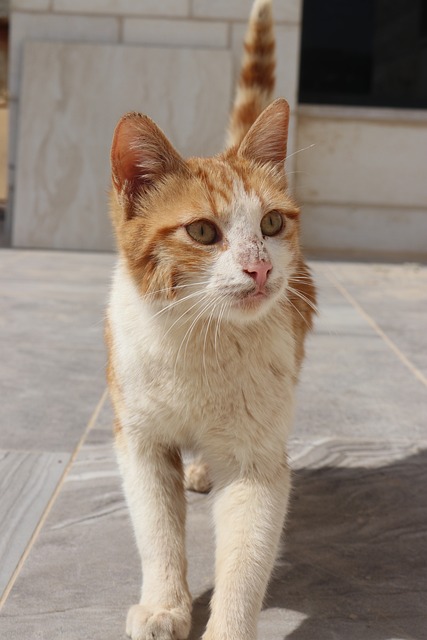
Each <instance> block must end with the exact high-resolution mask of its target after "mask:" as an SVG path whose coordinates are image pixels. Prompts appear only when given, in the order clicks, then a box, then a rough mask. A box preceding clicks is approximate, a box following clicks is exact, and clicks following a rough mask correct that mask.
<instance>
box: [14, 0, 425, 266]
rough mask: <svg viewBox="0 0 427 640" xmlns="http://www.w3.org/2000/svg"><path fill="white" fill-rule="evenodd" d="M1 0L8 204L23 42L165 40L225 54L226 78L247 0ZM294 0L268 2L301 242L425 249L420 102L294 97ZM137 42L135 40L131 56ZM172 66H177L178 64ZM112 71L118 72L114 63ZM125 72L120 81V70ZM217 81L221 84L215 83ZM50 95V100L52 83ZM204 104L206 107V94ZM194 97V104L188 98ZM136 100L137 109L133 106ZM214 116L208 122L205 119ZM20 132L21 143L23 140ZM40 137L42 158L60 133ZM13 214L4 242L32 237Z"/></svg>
mask: <svg viewBox="0 0 427 640" xmlns="http://www.w3.org/2000/svg"><path fill="white" fill-rule="evenodd" d="M11 5H12V16H11V59H10V94H11V103H10V142H9V164H10V193H11V198H10V201H11V202H12V203H13V195H14V188H15V186H16V183H17V182H18V183H19V180H21V186H22V188H24V187H25V186H26V185H27V181H25V180H24V179H23V178H22V171H21V178H20V177H19V175H20V173H19V170H18V172H17V171H16V164H17V149H18V146H19V144H18V137H19V135H18V130H19V123H20V122H21V124H22V122H23V119H25V118H26V120H25V122H26V127H27V128H26V132H27V133H26V135H27V137H28V135H30V137H31V134H28V131H30V132H31V126H29V123H30V124H31V119H30V116H31V113H28V110H29V106H28V104H27V105H23V104H22V90H23V87H22V79H23V51H24V44H25V43H26V42H28V41H29V40H43V41H46V40H47V41H50V42H55V41H56V42H69V43H70V42H72V43H95V44H99V45H104V46H107V45H111V47H113V48H114V47H115V46H117V45H122V46H124V47H143V48H145V47H153V46H154V47H159V48H160V50H163V51H166V50H168V49H170V47H175V48H177V49H182V50H184V49H185V50H199V49H203V50H206V51H209V52H211V53H210V55H211V56H212V57H213V58H215V56H216V55H217V54H218V53H220V55H224V56H225V57H226V58H227V59H229V68H230V69H231V76H234V78H235V76H236V73H237V71H238V67H239V63H240V55H241V48H242V38H243V34H244V30H245V25H246V21H247V17H248V14H249V11H250V6H251V1H250V0H162V1H161V2H159V0H12V2H11ZM301 6H302V0H275V2H274V9H275V15H276V22H277V39H278V73H277V95H284V97H286V98H287V100H288V101H289V102H290V104H291V108H292V119H291V122H292V129H291V136H290V137H291V143H290V147H289V153H290V158H289V160H288V171H289V172H290V174H291V178H292V180H293V188H294V189H295V191H296V193H297V196H298V198H299V200H300V201H301V203H302V206H303V240H304V244H305V246H306V248H308V249H309V250H310V251H313V252H316V253H322V252H324V253H328V254H331V253H337V254H342V252H344V255H347V256H352V255H361V256H364V255H366V256H380V257H385V258H386V257H389V256H403V257H405V258H406V259H412V258H413V259H417V258H418V257H420V256H421V255H424V256H426V254H427V197H426V196H427V192H426V184H427V179H426V178H427V175H426V173H427V172H426V160H427V145H426V143H427V112H413V111H398V110H384V109H364V108H361V109H358V108H346V107H342V108H341V107H316V106H305V105H302V106H298V103H297V79H298V65H299V41H300V31H301ZM105 51H106V52H107V49H106V50H105ZM143 51H144V49H141V52H142V53H141V55H142V54H143ZM106 55H107V53H106ZM108 55H110V54H108ZM89 66H90V65H89ZM226 66H227V65H226ZM42 71H43V70H42ZM178 72H179V73H181V72H182V73H185V70H182V71H179V70H178ZM123 73H124V74H126V70H123ZM29 75H31V74H27V76H29ZM129 80H130V81H129V87H130V88H129V91H131V90H132V87H131V84H132V79H131V78H130V79H129ZM197 82H199V81H198V80H197ZM215 82H218V83H219V84H218V86H216V85H215V86H214V85H213V86H212V87H211V90H212V92H213V94H212V95H213V96H215V94H216V93H217V94H218V95H219V94H221V95H222V96H224V95H229V96H230V95H231V94H230V89H231V87H233V86H234V85H233V82H232V81H231V79H230V77H229V76H228V75H227V72H224V74H223V78H222V79H221V78H219V79H217V80H215ZM85 83H86V84H85V87H90V86H91V83H90V80H89V79H86V80H85ZM227 83H228V84H229V85H230V86H227V87H226V86H225V85H226V84H227ZM33 85H34V82H33ZM58 90H59V89H58ZM227 92H228V93H227ZM141 95H143V94H141ZM159 95H161V91H160V93H159ZM151 98H152V99H153V100H154V101H155V100H157V99H158V98H156V97H155V96H154V97H153V96H151ZM46 99H47V98H46ZM52 99H55V92H54V95H53V98H52ZM94 99H95V97H94ZM210 103H212V107H215V98H214V97H213V98H212V100H210ZM194 105H195V108H196V107H197V98H195V102H194ZM50 106H52V105H50ZM53 106H54V105H53ZM43 108H44V107H43ZM49 108H50V107H49ZM80 108H81V109H83V111H84V110H85V109H86V107H84V108H83V107H81V106H80ZM132 108H133V107H132ZM138 108H139V109H141V110H144V105H141V106H140V107H138ZM185 108H186V105H185V104H174V105H173V109H172V111H173V114H172V111H171V114H172V115H171V118H172V120H173V119H176V117H177V115H176V114H179V113H182V110H183V109H185ZM25 110H27V111H26V112H25ZM106 111H108V105H106V106H105V110H104V112H103V110H100V112H99V124H100V126H101V125H102V126H104V127H105V135H106V136H107V137H108V138H109V137H110V135H111V131H110V129H111V113H108V114H107V113H106ZM39 115H40V114H39ZM152 115H155V114H152ZM206 115H207V117H206V126H209V122H210V120H211V118H210V116H209V114H208V113H207V114H206ZM24 116H25V118H24ZM208 116H209V117H208ZM81 117H83V116H81ZM172 120H171V121H170V122H168V120H167V118H166V120H165V121H164V122H163V123H162V124H163V126H164V128H165V131H166V133H168V134H169V135H171V132H173V130H174V126H175V125H174V124H173V121H172ZM212 126H214V125H212ZM219 126H220V122H219V120H217V122H216V124H215V127H217V128H218V127H219ZM28 127H29V128H28ZM57 129H58V125H57ZM81 130H82V139H81V144H82V146H83V147H84V145H85V144H87V140H85V139H84V135H83V131H84V130H85V127H82V128H81ZM86 130H87V129H86ZM218 130H219V129H218ZM216 131H217V130H215V135H217V133H216ZM218 135H222V133H221V134H218ZM34 138H35V139H37V136H34ZM25 142H28V144H32V143H31V141H28V140H26V141H25ZM39 143H40V140H39V142H38V143H37V144H39ZM20 145H21V149H23V151H21V154H25V144H24V141H22V140H21V141H20ZM49 145H50V158H51V161H52V158H57V157H59V156H58V155H55V153H56V152H55V148H57V149H59V151H60V150H61V145H63V141H62V140H61V137H60V136H59V137H56V138H55V136H53V137H52V139H51V140H49ZM52 145H53V147H52ZM55 145H56V147H55ZM52 148H54V150H53V151H52ZM303 149H305V150H303ZM40 154H42V155H40ZM29 156H30V157H33V158H38V162H39V163H43V162H45V161H46V159H45V158H44V157H43V152H42V151H40V149H39V150H38V149H37V148H36V147H33V148H32V149H31V153H30V154H29ZM104 160H105V159H104ZM104 160H103V161H104ZM104 170H105V169H104ZM25 171H26V172H27V174H26V175H31V166H29V165H28V162H27V165H26V167H25ZM28 172H29V173H28ZM103 179H104V178H102V180H103ZM32 185H33V186H32V188H31V189H32V193H27V194H26V196H27V199H25V198H24V200H22V199H21V202H25V206H24V207H23V208H24V209H25V212H24V213H25V215H27V216H30V217H31V215H32V210H31V207H32V204H31V203H32V202H33V201H37V202H38V203H39V206H41V207H43V206H44V205H43V203H44V202H46V201H47V200H46V189H45V190H44V191H42V192H39V185H38V183H37V181H35V182H34V181H33V183H32ZM76 185H77V186H76V188H79V189H83V188H84V185H83V184H78V183H76ZM33 191H35V193H33ZM103 197H104V196H103V195H101V200H100V206H99V209H98V210H97V212H96V216H99V217H101V216H105V206H106V205H105V204H104V201H103V200H102V198H103ZM82 201H85V200H84V198H83V200H82ZM15 202H16V200H15ZM40 203H42V204H41V205H40ZM18 204H19V198H18ZM70 211H71V209H69V210H66V209H64V211H62V212H61V215H62V219H61V227H62V232H61V234H59V236H58V237H59V238H61V237H62V238H67V237H68V239H69V238H70V236H69V234H68V233H67V230H68V227H67V225H69V224H70V220H71V219H72V223H73V224H74V225H75V218H74V217H73V216H71V214H70ZM41 212H42V214H43V215H45V218H46V220H48V219H49V217H51V216H52V215H53V213H52V209H49V207H47V208H46V211H43V210H41ZM55 215H57V213H56V214H55ZM14 218H15V225H17V226H15V228H18V227H19V228H20V233H19V238H18V236H15V238H14V241H15V244H18V241H19V244H20V245H23V246H31V245H34V242H35V240H34V236H31V235H30V234H28V237H27V238H26V237H25V235H26V230H27V229H29V227H28V225H27V223H26V222H25V218H22V212H20V211H18V210H16V208H15V211H14ZM9 219H10V218H9ZM48 226H49V225H48ZM101 226H102V225H101ZM102 233H103V232H100V231H98V232H97V234H95V235H94V236H93V238H87V237H86V238H85V242H84V243H83V244H82V246H85V247H86V248H93V249H96V248H98V249H103V248H106V247H109V246H110V244H109V242H110V240H108V239H106V238H104V240H102V239H101V240H100V234H101V235H102ZM41 236H42V237H41V238H39V240H37V242H38V243H39V245H38V246H54V247H58V248H59V247H61V246H65V245H64V240H63V239H62V240H61V239H58V237H57V238H56V239H52V237H51V236H49V234H47V235H46V237H45V238H43V230H41ZM73 242H74V241H73ZM77 243H78V239H77ZM72 246H74V247H75V248H78V247H77V246H75V245H72Z"/></svg>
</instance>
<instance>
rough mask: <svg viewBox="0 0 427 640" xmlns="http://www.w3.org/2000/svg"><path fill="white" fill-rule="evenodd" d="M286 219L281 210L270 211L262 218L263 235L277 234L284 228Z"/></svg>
mask: <svg viewBox="0 0 427 640" xmlns="http://www.w3.org/2000/svg"><path fill="white" fill-rule="evenodd" d="M283 225H284V220H283V216H282V214H281V213H279V211H269V213H266V214H265V216H264V217H263V219H262V220H261V231H262V235H263V236H277V234H278V233H280V231H281V230H282V229H283Z"/></svg>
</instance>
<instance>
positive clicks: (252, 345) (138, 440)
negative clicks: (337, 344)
mask: <svg viewBox="0 0 427 640" xmlns="http://www.w3.org/2000/svg"><path fill="white" fill-rule="evenodd" d="M236 189H237V191H236V194H235V202H236V203H237V204H236V205H235V211H234V212H233V215H232V216H231V218H230V219H232V220H233V224H232V225H231V224H230V226H229V228H227V229H226V232H227V239H228V242H229V248H228V249H227V250H226V251H224V252H222V253H221V255H220V256H219V257H218V259H217V261H216V262H214V264H213V265H212V267H211V269H210V270H209V271H208V272H207V273H205V274H203V276H202V275H201V276H200V277H199V278H196V277H194V278H193V280H192V282H193V284H192V286H190V287H189V289H185V288H183V289H182V290H179V292H178V299H177V300H175V301H174V302H173V303H170V302H167V301H165V302H163V303H161V304H159V303H158V302H154V300H153V298H151V297H150V295H148V296H146V297H145V298H144V297H142V296H141V295H140V294H139V292H138V289H137V286H136V284H135V283H134V282H133V280H132V277H131V275H130V274H129V272H128V270H127V268H126V265H125V263H124V261H123V260H121V261H119V264H118V266H117V269H116V272H115V276H114V282H113V288H112V293H111V299H110V305H109V312H108V316H109V325H110V328H111V334H112V343H113V349H112V354H113V356H112V359H113V366H114V370H115V375H116V379H117V383H118V387H119V389H120V394H121V401H120V403H119V406H118V407H116V412H117V413H118V419H119V422H120V425H121V427H122V435H121V437H120V438H119V440H118V457H119V463H120V467H121V471H122V474H123V477H124V487H125V492H126V496H127V500H128V503H129V507H130V511H131V516H132V519H133V524H134V528H135V534H136V539H137V543H138V548H139V551H140V554H141V558H142V565H143V572H144V579H143V588H142V595H141V602H140V604H139V605H135V606H134V607H132V608H131V609H130V611H129V614H128V623H127V632H128V634H129V635H130V636H131V637H132V638H133V639H134V640H146V639H148V638H150V640H151V638H153V637H154V638H158V639H159V640H160V639H161V640H163V639H169V638H170V639H171V640H172V638H175V637H176V638H185V637H187V635H188V632H189V625H190V611H191V604H190V603H191V599H190V595H189V592H188V587H187V583H186V577H185V572H186V562H185V555H184V520H185V498H184V489H183V475H182V471H180V469H179V464H178V467H177V464H176V459H174V458H173V455H172V454H171V451H172V452H173V451H175V450H178V449H181V448H184V447H185V448H192V449H194V450H195V451H197V452H198V453H199V454H201V455H202V457H203V460H204V461H205V462H206V463H208V464H209V468H210V470H211V474H212V479H213V483H214V488H215V491H216V498H215V507H214V515H215V526H216V533H217V556H216V582H215V594H214V597H213V601H212V615H211V618H210V621H209V623H208V627H207V630H206V633H205V636H204V638H205V640H222V639H223V640H226V639H227V640H252V639H254V638H255V637H256V620H257V615H258V613H259V610H260V607H261V603H262V599H263V596H264V592H265V588H266V585H267V581H268V578H269V575H270V572H271V569H272V566H273V562H274V558H275V554H276V550H277V546H278V541H279V537H280V532H281V529H282V525H283V520H284V517H285V512H286V505H287V499H288V494H289V486H290V480H289V471H288V467H287V462H286V441H287V436H288V432H289V428H290V424H291V422H292V415H293V395H294V394H293V387H294V380H295V378H296V363H295V344H294V338H293V332H292V326H291V320H290V317H289V315H287V314H286V312H285V311H284V310H283V307H282V306H280V305H278V304H277V302H278V299H279V298H283V297H284V296H285V288H286V283H287V278H288V277H289V273H288V271H289V264H290V255H289V256H288V255H287V252H286V251H284V248H283V243H280V241H279V240H278V239H275V238H269V239H263V238H262V235H261V233H260V230H259V221H260V203H259V201H258V200H257V198H256V197H255V196H250V195H249V196H248V195H246V194H244V193H243V191H242V190H240V191H239V188H238V187H236ZM252 259H269V260H271V262H272V264H273V270H272V274H271V283H270V284H271V295H270V298H269V299H267V300H266V301H264V302H263V303H262V304H261V305H259V308H258V307H257V308H256V309H255V310H254V311H251V310H250V309H245V308H240V307H239V305H238V304H237V302H236V301H237V298H238V296H239V295H241V294H242V292H246V291H248V290H250V288H251V287H253V281H252V280H251V278H250V276H248V274H245V273H244V271H243V265H244V264H245V263H246V262H247V261H248V260H249V261H250V260H252ZM198 281H203V282H204V284H202V285H198V284H196V283H197V282H198ZM190 282H191V281H190ZM188 292H190V293H191V296H190V297H189V298H188V299H185V298H186V296H187V295H188ZM205 296H209V297H208V298H206V297H205ZM168 304H170V307H169V308H167V305H168ZM205 305H207V307H206V309H205Z"/></svg>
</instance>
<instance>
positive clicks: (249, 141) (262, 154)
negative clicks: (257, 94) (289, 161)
mask: <svg viewBox="0 0 427 640" xmlns="http://www.w3.org/2000/svg"><path fill="white" fill-rule="evenodd" d="M288 128H289V105H288V103H287V102H286V100H284V99H283V98H278V99H277V100H275V101H274V102H272V103H271V104H270V105H269V106H268V107H267V108H266V109H264V111H263V112H262V113H261V115H259V116H258V118H257V119H256V120H255V122H254V124H253V125H252V127H251V128H250V129H249V131H248V133H247V134H246V136H245V137H244V138H243V141H242V143H241V145H240V147H239V149H238V151H237V154H238V155H239V156H243V157H245V158H248V159H249V160H255V162H259V163H260V164H267V163H272V164H275V165H277V166H278V167H279V168H280V169H283V166H284V164H283V163H284V161H285V160H286V148H287V142H288Z"/></svg>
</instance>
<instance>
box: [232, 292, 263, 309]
mask: <svg viewBox="0 0 427 640" xmlns="http://www.w3.org/2000/svg"><path fill="white" fill-rule="evenodd" d="M270 296H271V293H270V291H268V290H267V289H252V290H251V291H245V292H243V293H241V294H240V296H239V297H238V298H237V300H236V305H237V306H238V307H239V308H240V309H256V308H258V307H260V306H261V305H262V304H263V303H264V302H265V301H266V300H268V299H269V298H270Z"/></svg>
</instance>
